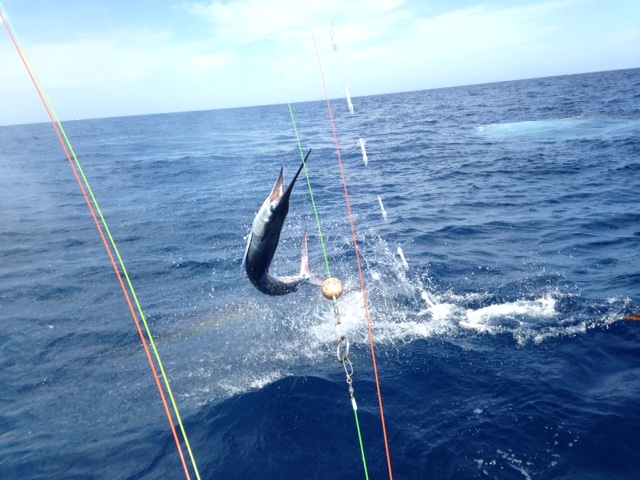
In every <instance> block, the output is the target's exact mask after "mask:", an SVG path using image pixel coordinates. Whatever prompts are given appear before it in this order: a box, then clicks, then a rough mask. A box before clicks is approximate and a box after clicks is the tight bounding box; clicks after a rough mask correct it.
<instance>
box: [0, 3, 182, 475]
mask: <svg viewBox="0 0 640 480" xmlns="http://www.w3.org/2000/svg"><path fill="white" fill-rule="evenodd" d="M0 7H2V5H1V4H0ZM3 11H4V8H2V11H0V20H2V22H3V23H4V25H5V27H6V29H7V32H8V33H9V37H10V38H11V41H12V43H13V45H14V47H15V48H16V51H17V52H18V55H19V56H20V60H21V61H22V63H23V65H24V67H25V69H26V70H27V73H28V75H29V77H30V78H31V81H32V82H33V85H34V87H35V89H36V91H37V93H38V96H39V97H40V100H41V101H42V104H43V106H44V108H45V110H46V112H47V115H48V116H49V119H50V121H51V124H52V125H53V128H54V130H55V132H56V135H57V136H58V140H59V141H60V145H62V149H63V150H64V153H65V155H66V156H67V160H68V161H69V164H70V165H71V169H72V170H73V174H74V175H75V177H76V180H77V182H78V185H79V186H80V190H81V191H82V195H83V196H84V199H85V201H86V203H87V206H88V207H89V210H90V212H91V216H92V217H93V221H94V222H95V224H96V227H97V228H98V232H99V234H100V238H102V242H103V243H104V246H105V248H106V250H107V254H108V255H109V259H110V260H111V264H112V266H113V269H114V271H115V273H116V276H117V277H118V281H119V282H120V287H121V288H122V291H123V293H124V296H125V299H126V301H127V304H128V306H129V310H130V312H131V316H132V317H133V321H134V322H135V324H136V328H137V329H138V333H139V335H140V339H141V340H142V344H143V346H144V350H145V353H146V355H147V359H148V360H149V365H150V366H151V371H152V372H153V377H154V378H155V381H156V385H157V387H158V391H159V392H160V397H161V399H162V403H163V405H164V409H165V412H166V414H167V418H168V419H169V425H170V426H171V431H172V433H173V437H174V439H175V441H176V445H177V448H178V453H179V455H180V460H181V461H182V466H183V468H184V471H185V475H186V477H187V479H188V480H191V476H190V475H189V468H188V466H187V463H186V460H185V457H184V454H183V452H182V445H181V443H180V438H179V437H178V432H177V431H176V428H175V425H174V422H173V417H172V415H171V411H170V410H169V404H168V403H167V399H166V396H165V393H164V390H163V388H162V383H161V382H160V378H159V376H158V372H157V370H156V367H155V364H154V362H153V358H152V357H151V352H150V350H149V346H148V344H147V340H146V338H145V336H144V333H143V331H142V327H141V325H140V321H139V319H138V316H137V314H136V311H135V308H134V306H133V303H132V301H131V298H130V296H129V292H128V290H127V288H126V286H125V284H124V281H123V279H122V275H121V274H120V270H119V269H118V265H117V263H116V261H115V258H114V257H113V253H112V252H111V248H110V246H109V243H108V241H107V239H106V237H105V234H104V232H103V229H102V225H101V224H100V221H99V220H98V217H97V215H96V212H95V210H94V208H93V205H92V203H91V201H90V200H89V196H88V195H87V192H86V189H85V187H84V184H83V183H82V180H81V179H80V175H79V174H78V171H77V169H76V166H75V164H74V162H73V160H72V159H71V154H70V153H69V150H68V149H67V145H66V143H65V141H64V139H63V137H62V134H61V132H60V129H59V128H58V125H57V124H56V121H55V120H54V117H53V114H52V113H51V110H50V108H49V105H48V104H47V102H46V101H45V99H44V96H43V94H42V91H41V89H40V86H39V85H38V82H36V80H35V78H34V75H33V73H32V72H31V69H30V68H29V66H28V64H27V61H26V59H25V56H24V54H23V52H22V50H21V49H20V47H19V46H18V43H17V41H16V39H15V36H14V34H13V32H12V31H11V28H9V21H8V19H6V17H5V15H3Z"/></svg>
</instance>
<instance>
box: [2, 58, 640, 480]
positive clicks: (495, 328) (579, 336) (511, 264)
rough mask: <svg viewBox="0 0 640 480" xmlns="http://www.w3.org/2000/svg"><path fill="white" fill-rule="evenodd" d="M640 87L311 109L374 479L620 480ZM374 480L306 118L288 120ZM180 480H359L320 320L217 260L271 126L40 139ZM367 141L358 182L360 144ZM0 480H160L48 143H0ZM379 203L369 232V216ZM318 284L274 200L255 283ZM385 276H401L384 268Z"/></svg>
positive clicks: (633, 383)
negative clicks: (260, 276) (163, 375)
mask: <svg viewBox="0 0 640 480" xmlns="http://www.w3.org/2000/svg"><path fill="white" fill-rule="evenodd" d="M639 92H640V69H634V70H624V71H614V72H601V73H593V74H583V75H572V76H563V77H553V78H542V79H535V80H524V81H514V82H504V83H495V84H486V85H477V86H469V87H458V88H448V89H441V90H430V91H420V92H409V93H401V94H393V95H380V96H372V97H364V98H355V99H354V104H355V109H356V114H355V115H353V116H351V115H349V113H348V110H347V108H346V102H344V100H342V99H337V100H334V109H335V115H336V124H337V131H338V135H339V140H340V144H341V147H342V155H343V160H344V163H345V171H346V178H347V182H348V187H349V194H350V197H351V201H352V205H353V213H354V216H355V222H356V229H357V234H358V242H359V245H360V249H361V255H362V259H363V263H364V275H365V280H366V285H367V298H368V300H369V306H370V310H371V316H372V323H373V334H374V340H375V344H376V352H377V358H378V362H379V371H380V381H381V390H382V395H383V400H384V405H385V414H386V422H387V430H388V434H389V446H390V452H391V459H392V462H393V471H394V478H396V479H417V478H429V479H445V478H446V479H484V478H491V479H517V478H522V479H533V478H540V479H552V478H553V479H630V478H638V476H639V475H640V473H638V472H640V453H638V449H637V437H638V433H639V432H640V406H639V404H638V399H639V398H640V356H639V355H638V349H639V348H640V323H638V322H625V321H622V317H624V316H625V315H629V314H632V313H634V312H639V311H640V273H639V266H640V248H639V247H640V213H639V211H638V205H639V204H640V93H639ZM293 110H294V113H295V115H296V122H297V125H298V128H299V130H300V135H301V139H302V144H303V148H305V149H306V148H312V149H313V152H312V154H311V156H310V160H309V164H308V166H309V174H310V177H311V181H312V187H313V192H314V195H315V199H316V203H317V206H318V211H319V216H320V219H321V221H322V228H323V232H324V234H325V236H326V246H327V253H328V257H329V262H330V264H331V269H332V273H333V275H334V276H337V277H339V278H342V279H343V281H344V282H345V283H346V284H347V286H349V287H353V288H352V289H351V290H350V291H348V292H347V293H346V294H345V295H344V297H343V298H342V299H341V301H340V312H341V317H342V321H343V328H344V329H345V332H346V335H347V336H348V337H349V339H350V342H351V360H352V362H353V366H354V374H353V386H354V388H355V397H356V399H357V401H358V405H359V409H360V410H359V412H360V422H361V427H362V433H363V441H364V448H365V451H366V456H367V463H368V469H369V474H370V477H371V478H387V477H388V474H387V464H386V458H385V449H384V443H383V439H382V428H381V422H380V414H379V409H378V400H377V396H376V387H375V381H374V378H373V366H372V360H371V353H370V348H369V340H368V333H367V327H366V323H365V320H364V316H363V306H362V296H361V293H359V292H358V291H357V287H358V285H359V280H358V274H357V268H356V264H355V254H354V251H353V241H352V238H351V231H350V227H349V220H348V214H347V210H346V206H345V197H344V190H343V187H342V182H341V178H340V172H339V168H338V161H337V155H336V152H335V147H334V142H333V137H332V132H331V126H330V123H329V117H328V114H327V110H326V105H325V103H324V102H310V103H302V104H295V105H293ZM65 128H66V130H67V133H68V135H69V137H70V139H71V142H72V144H73V146H74V149H75V151H76V153H77V155H78V157H79V159H80V162H81V163H82V165H83V168H84V171H85V173H86V175H87V177H88V178H89V180H90V182H91V185H92V188H93V190H94V192H95V195H96V197H97V198H98V200H99V202H100V205H101V208H102V210H103V212H104V214H105V217H106V218H107V220H108V222H109V225H110V227H111V230H112V233H113V235H114V238H115V239H116V241H117V243H118V247H119V249H120V253H121V254H122V257H123V258H124V260H125V262H126V265H127V269H128V271H129V273H130V275H131V277H132V280H133V283H134V285H135V287H136V290H137V294H138V297H139V298H140V301H141V303H142V305H143V308H144V309H145V311H146V314H147V315H148V317H149V322H150V325H151V328H152V331H153V333H154V337H155V340H156V343H157V345H158V348H159V350H160V353H161V355H162V358H163V362H164V365H165V368H166V370H167V373H168V375H169V378H170V380H171V384H172V388H173V390H174V393H175V394H176V400H177V402H178V405H179V406H180V409H181V413H182V416H183V418H184V420H185V427H186V430H187V432H188V434H189V437H190V440H191V443H192V447H193V450H194V454H195V457H196V459H197V461H198V466H199V469H200V473H201V475H202V478H206V479H214V478H215V479H217V478H224V479H246V478H256V477H259V478H263V479H276V478H278V479H281V478H291V479H298V478H323V479H324V478H334V479H347V478H349V479H353V478H364V472H363V467H362V460H361V455H360V449H359V444H358V438H357V433H356V427H355V422H354V416H353V412H352V409H351V403H350V398H349V394H348V387H347V384H346V382H345V373H344V370H343V367H342V365H341V364H340V363H339V362H337V361H336V358H335V351H336V343H337V342H336V333H335V328H334V324H335V319H334V315H333V309H332V306H331V303H330V302H328V301H327V300H325V299H324V298H323V297H322V296H321V294H320V292H319V289H318V288H317V287H311V286H306V287H303V288H301V289H300V291H298V292H296V293H294V294H291V295H287V296H283V297H267V296H265V295H263V294H261V293H259V292H258V291H257V290H255V289H254V288H253V286H252V285H251V284H250V283H249V281H248V280H247V279H246V277H245V275H244V273H243V272H242V270H241V262H242V255H243V252H244V240H243V237H244V236H245V235H246V234H247V233H248V231H249V228H250V225H251V222H252V221H253V217H254V215H255V213H256V211H257V210H258V208H259V207H260V205H261V203H262V202H263V200H264V198H265V197H266V195H267V194H268V193H269V191H270V189H271V187H272V185H273V183H274V182H275V179H276V177H277V174H278V171H279V169H280V167H281V166H284V168H285V180H287V179H290V178H291V176H292V175H293V173H294V172H295V169H296V168H297V166H298V165H299V161H300V154H299V152H298V151H297V144H296V141H295V138H294V136H293V134H292V127H291V122H290V119H289V113H288V108H287V106H285V105H274V106H264V107H255V108H241V109H231V110H217V111H202V112H189V113H179V114H166V115H151V116H139V117H126V118H112V119H100V120H85V121H75V122H68V123H66V124H65ZM359 138H364V139H365V140H366V141H367V144H366V145H367V153H368V158H369V164H368V166H366V167H365V165H364V164H363V160H362V155H361V152H360V147H359V145H358V139H359ZM0 146H1V147H0V189H1V191H2V196H1V197H0V222H1V226H2V228H1V229H0V245H1V248H0V255H1V258H2V261H1V262H0V312H1V315H2V317H1V322H0V346H1V350H0V407H1V408H0V477H1V478H3V479H14V478H16V479H17V478H20V479H27V478H28V479H51V478H65V479H85V478H97V479H98V478H99V479H134V478H140V479H142V478H143V479H155V478H180V477H183V478H184V473H183V471H182V467H181V465H180V460H179V456H178V453H177V451H176V447H175V443H174V441H173V437H172V435H171V432H170V430H169V426H168V422H167V419H166V416H165V413H164V411H163V407H162V405H161V402H160V397H159V394H158V392H157V389H156V386H155V383H154V380H153V378H152V376H151V372H150V368H149V365H148V363H147V360H146V357H145V354H144V351H143V348H142V346H141V342H140V339H139V337H138V334H137V332H136V329H135V326H134V323H133V321H132V318H131V315H130V314H129V311H128V308H127V305H126V303H125V300H124V297H123V295H122V292H121V290H120V286H119V284H118V282H117V280H116V277H115V274H114V273H113V270H112V267H111V266H110V263H109V261H108V257H107V255H106V253H105V250H104V247H103V246H102V244H101V240H100V237H99V235H98V233H97V230H96V228H95V225H94V224H93V220H92V219H91V217H90V214H89V210H88V208H87V207H86V205H85V204H84V199H83V198H82V195H81V193H80V190H79V188H78V186H77V184H76V183H75V179H74V178H73V174H72V171H71V168H70V167H69V165H68V163H67V160H66V158H65V155H64V153H63V151H62V149H61V147H60V145H59V144H58V143H57V139H56V137H55V134H54V131H53V129H52V127H51V126H50V125H47V124H36V125H22V126H11V127H2V128H0ZM378 196H380V198H381V199H382V201H383V202H384V205H385V208H386V211H387V212H388V218H387V220H386V221H385V220H384V218H383V216H382V214H381V210H380V207H379V203H378ZM305 228H306V229H308V231H309V234H310V243H309V248H310V255H311V263H312V265H313V266H314V268H315V270H316V271H317V272H318V273H319V274H324V260H323V257H322V253H321V247H320V242H319V236H318V233H317V228H316V227H315V219H314V216H313V212H312V205H311V201H310V197H309V193H308V188H307V187H306V186H305V184H304V182H302V181H300V182H299V185H296V188H295V189H294V194H293V198H292V202H291V209H290V213H289V217H288V220H287V222H286V224H285V228H284V230H283V234H282V241H281V245H280V248H279V250H278V252H277V254H276V259H275V261H274V264H273V266H272V269H273V270H274V271H275V272H277V273H280V274H294V273H296V272H297V270H298V269H299V255H300V253H299V249H300V239H301V237H302V233H303V231H304V229H305ZM398 247H400V248H401V249H402V251H403V252H404V256H405V257H406V260H407V262H408V265H409V267H410V269H409V270H408V271H407V270H406V269H405V268H404V266H403V262H402V260H401V258H400V256H399V255H398V253H397V252H398Z"/></svg>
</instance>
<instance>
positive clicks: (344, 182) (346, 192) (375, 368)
mask: <svg viewBox="0 0 640 480" xmlns="http://www.w3.org/2000/svg"><path fill="white" fill-rule="evenodd" d="M303 1H304V7H305V10H306V11H307V19H308V21H309V29H310V30H311V36H312V38H313V44H314V47H315V50H316V57H317V59H318V67H319V69H320V76H321V77H322V85H323V87H324V93H325V97H326V100H327V109H328V111H329V119H330V120H331V129H332V130H333V138H334V141H335V144H336V152H337V155H338V163H339V165H340V173H341V175H342V185H343V187H344V195H345V202H346V204H347V210H348V212H349V221H350V223H351V234H352V236H353V248H354V251H355V255H356V263H357V264H358V274H359V276H360V286H361V289H362V299H363V303H364V313H365V317H366V319H367V328H368V331H369V344H370V347H371V358H372V361H373V372H374V376H375V380H376V388H377V392H378V402H379V406H380V417H381V421H382V434H383V437H384V444H385V451H386V455H387V466H388V469H389V478H390V480H393V470H392V468H391V453H390V450H389V440H388V436H387V427H386V421H385V417H384V407H383V403H382V391H381V388H380V377H379V374H378V363H377V361H376V353H375V344H374V340H373V329H372V326H371V316H370V314H369V304H368V301H367V293H366V286H365V281H364V273H363V271H362V262H361V260H360V252H359V249H358V239H357V235H356V227H355V221H354V218H353V212H352V210H351V201H350V200H349V189H348V188H347V178H346V175H345V171H344V165H343V163H342V154H341V152H340V143H339V142H338V133H337V131H336V125H335V121H334V118H333V110H332V109H331V100H330V99H329V92H328V90H327V82H326V80H325V77H324V71H323V69H322V61H321V60H320V52H319V50H318V42H317V41H316V36H315V33H314V30H313V24H312V22H311V14H310V13H309V7H308V5H307V0H303Z"/></svg>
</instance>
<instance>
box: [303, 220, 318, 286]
mask: <svg viewBox="0 0 640 480" xmlns="http://www.w3.org/2000/svg"><path fill="white" fill-rule="evenodd" d="M300 275H301V276H303V277H305V278H307V279H308V280H307V282H308V283H310V284H312V285H318V286H322V283H323V282H324V280H323V279H322V278H320V277H318V276H317V275H316V274H315V273H314V272H313V270H311V265H309V249H308V248H307V230H306V229H305V231H304V235H303V236H302V258H301V260H300Z"/></svg>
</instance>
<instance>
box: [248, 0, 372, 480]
mask: <svg viewBox="0 0 640 480" xmlns="http://www.w3.org/2000/svg"><path fill="white" fill-rule="evenodd" d="M260 7H261V9H262V16H263V18H264V21H265V24H266V27H267V32H268V33H269V37H270V39H271V45H272V50H273V56H274V58H275V61H276V65H277V66H278V72H279V74H280V81H281V84H282V88H283V90H284V93H285V97H286V100H287V106H288V107H289V114H290V116H291V122H292V124H293V130H294V132H295V135H296V139H297V141H298V148H299V149H300V155H303V154H304V152H303V150H302V144H301V141H300V135H299V133H298V128H297V126H296V120H295V116H294V114H293V108H292V107H291V101H290V97H289V92H288V90H287V85H286V82H285V80H284V75H283V73H282V69H281V68H280V61H279V60H278V55H277V53H276V51H275V46H274V42H273V38H272V34H271V29H270V28H269V22H268V21H267V16H266V13H265V11H264V8H263V6H262V3H260ZM304 160H305V159H304V157H303V165H304V171H305V175H306V177H307V184H308V185H309V195H310V196H311V203H312V205H313V211H314V213H315V217H316V222H317V224H318V232H319V234H320V242H321V244H322V252H323V254H324V259H325V265H326V267H327V274H328V277H329V280H327V281H326V282H325V283H324V284H323V286H322V293H323V294H324V296H325V297H326V298H328V299H331V298H332V296H331V295H330V294H328V293H327V291H325V288H326V285H327V283H329V284H330V285H331V286H330V287H329V289H330V290H331V289H332V288H337V290H335V291H334V293H335V294H336V295H337V296H340V295H341V294H342V293H341V292H342V283H341V282H340V281H339V280H337V279H333V278H332V277H331V268H330V266H329V257H328V255H327V251H326V248H325V242H324V238H323V235H322V228H321V225H320V217H319V215H318V211H317V209H316V202H315V199H314V196H313V190H312V188H311V180H310V178H309V173H308V171H307V165H306V162H305V161H304ZM332 280H335V281H336V282H337V285H339V287H336V282H333V283H332V282H331V281H332ZM338 291H339V292H340V293H338ZM333 308H334V313H335V316H336V319H337V325H340V313H339V309H338V303H337V300H336V296H333ZM338 337H339V340H338V360H340V361H341V362H342V363H343V366H344V367H345V372H346V374H347V384H348V385H349V395H350V398H351V405H352V407H353V414H354V418H355V424H356V431H357V434H358V442H359V445H360V454H361V456H362V464H363V467H364V474H365V479H366V480H369V471H368V468H367V458H366V455H365V450H364V441H363V439H362V429H361V428H360V419H359V417H358V404H357V402H356V399H355V397H354V389H353V386H352V378H351V377H352V375H353V365H352V364H351V360H349V353H348V347H347V352H346V354H345V355H344V356H343V357H341V356H340V347H341V345H342V344H343V341H345V340H346V337H345V336H343V335H338ZM347 345H348V340H347ZM347 364H348V365H349V367H350V368H348V367H347Z"/></svg>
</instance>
